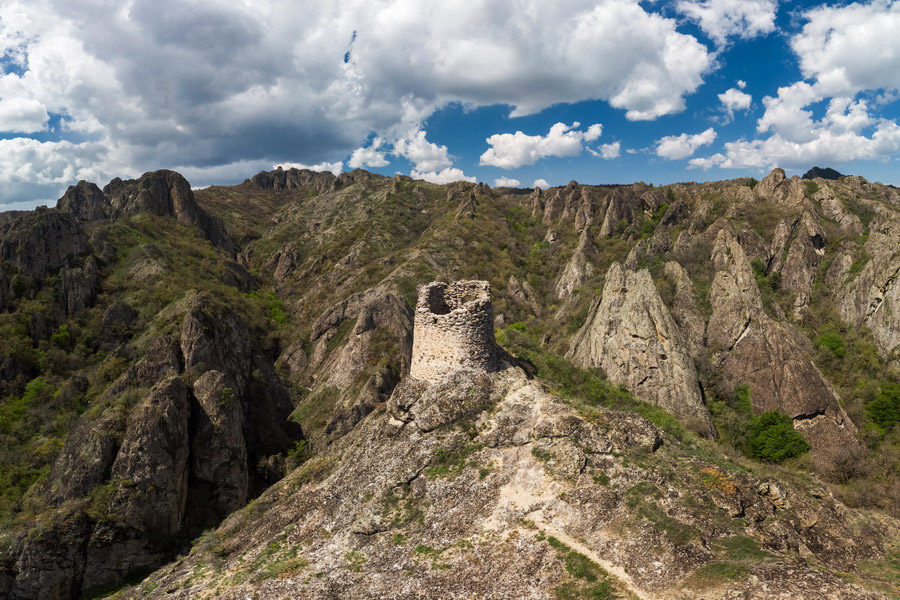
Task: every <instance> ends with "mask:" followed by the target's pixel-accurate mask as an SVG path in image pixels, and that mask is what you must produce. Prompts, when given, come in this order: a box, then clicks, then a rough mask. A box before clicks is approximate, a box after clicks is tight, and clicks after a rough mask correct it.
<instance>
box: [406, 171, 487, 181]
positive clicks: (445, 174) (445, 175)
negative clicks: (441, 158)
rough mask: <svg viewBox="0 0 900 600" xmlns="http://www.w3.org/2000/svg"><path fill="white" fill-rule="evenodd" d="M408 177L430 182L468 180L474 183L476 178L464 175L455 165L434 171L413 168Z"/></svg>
mask: <svg viewBox="0 0 900 600" xmlns="http://www.w3.org/2000/svg"><path fill="white" fill-rule="evenodd" d="M409 175H410V177H412V178H413V179H424V180H425V181H430V182H431V183H440V184H444V183H453V182H454V181H469V182H471V183H475V181H476V179H475V178H474V177H466V174H465V173H463V172H462V169H457V168H455V167H448V168H446V169H444V170H442V171H440V172H437V173H435V172H434V171H431V172H421V171H417V170H416V169H413V170H412V172H410V174H409Z"/></svg>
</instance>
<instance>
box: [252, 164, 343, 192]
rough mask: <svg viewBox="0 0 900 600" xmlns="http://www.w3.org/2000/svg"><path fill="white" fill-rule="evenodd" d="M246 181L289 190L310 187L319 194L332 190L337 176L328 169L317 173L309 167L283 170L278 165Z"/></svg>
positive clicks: (263, 186) (262, 186)
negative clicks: (272, 169)
mask: <svg viewBox="0 0 900 600" xmlns="http://www.w3.org/2000/svg"><path fill="white" fill-rule="evenodd" d="M248 181H249V182H251V183H252V184H253V185H255V186H257V187H261V188H264V189H272V190H290V189H296V188H310V189H313V190H315V191H316V192H318V193H320V194H321V193H325V192H329V191H333V190H334V189H336V186H337V184H338V179H337V177H335V176H334V174H332V173H330V172H328V171H324V172H321V173H317V172H315V171H310V170H309V169H295V168H291V169H287V170H285V169H283V168H282V167H278V168H277V169H275V170H274V171H260V172H259V173H257V174H256V175H254V176H253V177H252V178H250V179H248Z"/></svg>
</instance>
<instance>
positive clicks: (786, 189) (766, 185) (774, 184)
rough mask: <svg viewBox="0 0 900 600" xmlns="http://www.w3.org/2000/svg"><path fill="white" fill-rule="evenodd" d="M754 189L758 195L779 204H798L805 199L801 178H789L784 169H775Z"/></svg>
mask: <svg viewBox="0 0 900 600" xmlns="http://www.w3.org/2000/svg"><path fill="white" fill-rule="evenodd" d="M753 191H754V192H755V193H756V195H757V197H759V198H762V199H764V200H768V201H769V202H775V203H777V204H785V205H798V204H800V203H802V202H803V201H804V199H805V193H804V191H805V188H804V187H803V183H802V182H801V181H800V178H799V177H796V176H795V177H792V178H790V179H787V176H786V175H785V173H784V169H773V170H772V172H771V173H769V174H768V175H766V176H765V177H764V178H763V180H762V181H760V182H759V183H758V184H757V185H756V187H755V188H753Z"/></svg>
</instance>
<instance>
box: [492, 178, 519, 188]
mask: <svg viewBox="0 0 900 600" xmlns="http://www.w3.org/2000/svg"><path fill="white" fill-rule="evenodd" d="M520 185H522V182H521V181H519V180H518V179H513V178H512V177H498V178H497V179H495V180H494V187H519V186H520Z"/></svg>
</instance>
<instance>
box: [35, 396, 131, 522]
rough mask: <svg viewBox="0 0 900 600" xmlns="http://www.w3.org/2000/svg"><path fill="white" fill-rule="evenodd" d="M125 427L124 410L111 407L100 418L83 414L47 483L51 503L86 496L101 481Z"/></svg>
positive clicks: (56, 503) (67, 438)
mask: <svg viewBox="0 0 900 600" xmlns="http://www.w3.org/2000/svg"><path fill="white" fill-rule="evenodd" d="M124 429H125V415H124V412H122V411H119V410H116V409H110V410H107V411H106V412H105V413H104V414H103V415H102V416H101V417H100V418H99V419H94V418H91V417H89V416H84V417H82V418H80V419H79V420H78V423H77V424H76V425H75V427H74V428H73V429H72V432H71V433H69V435H68V436H67V437H66V443H65V445H64V446H63V449H62V452H61V453H60V455H59V456H58V457H57V459H56V461H55V462H54V463H53V468H52V469H51V470H50V475H49V476H48V478H47V482H46V484H45V486H44V497H45V498H46V499H47V501H48V502H50V503H51V504H55V505H57V506H58V505H61V504H62V503H63V502H65V501H67V500H74V499H76V498H83V497H85V496H87V495H88V494H89V493H90V492H91V490H93V489H94V488H95V487H96V486H98V485H100V484H102V483H103V482H104V481H105V480H106V478H107V477H108V474H109V469H110V467H111V466H112V464H113V461H114V460H115V458H116V453H117V452H118V449H119V444H120V443H121V438H122V432H123V431H124Z"/></svg>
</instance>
